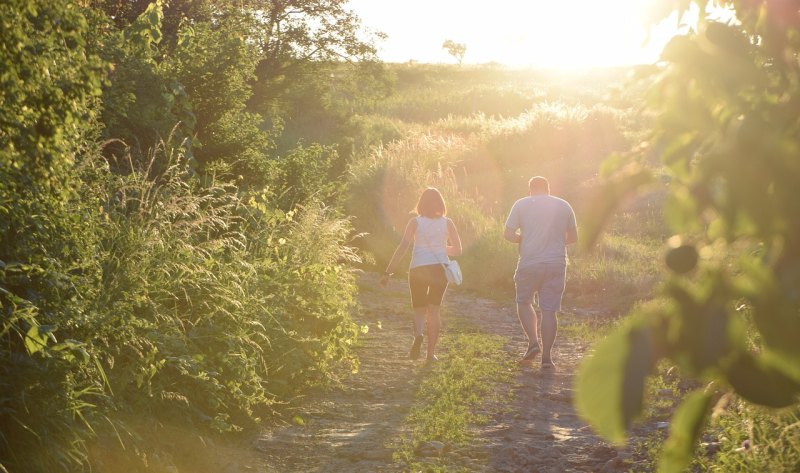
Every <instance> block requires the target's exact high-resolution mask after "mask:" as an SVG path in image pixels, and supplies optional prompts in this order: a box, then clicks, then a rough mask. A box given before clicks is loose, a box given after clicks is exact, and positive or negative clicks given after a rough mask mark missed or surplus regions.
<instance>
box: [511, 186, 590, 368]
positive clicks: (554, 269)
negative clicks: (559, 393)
mask: <svg viewBox="0 0 800 473" xmlns="http://www.w3.org/2000/svg"><path fill="white" fill-rule="evenodd" d="M528 187H529V189H530V195H529V196H528V197H524V198H522V199H519V200H518V201H516V202H515V203H514V206H513V207H511V212H510V213H509V215H508V219H507V220H506V225H505V231H504V232H503V237H504V238H505V239H506V240H508V241H510V242H512V243H518V244H519V260H518V262H517V269H516V272H515V273H514V286H515V289H516V302H517V316H518V317H519V321H520V324H521V325H522V329H523V330H524V331H525V335H527V337H528V350H527V351H526V352H525V354H524V355H523V356H522V359H521V360H520V363H527V362H529V361H531V360H533V359H534V358H535V357H536V354H537V353H539V352H541V353H542V368H555V365H554V364H553V359H552V356H551V353H550V352H551V350H552V348H553V343H555V340H556V332H557V331H558V319H557V317H556V313H557V312H558V311H559V310H561V297H562V296H563V294H564V286H565V283H566V275H567V248H566V246H567V245H569V244H572V243H575V242H577V241H578V227H577V225H576V224H575V213H574V212H573V211H572V207H571V206H570V205H569V203H567V201H565V200H563V199H559V198H558V197H554V196H551V195H550V183H549V182H547V179H545V178H544V177H541V176H536V177H533V178H531V180H530V181H529V182H528ZM537 293H538V295H539V309H540V310H541V311H542V345H544V346H543V347H542V346H540V345H539V336H538V320H537V314H536V311H535V310H534V308H533V297H534V294H537Z"/></svg>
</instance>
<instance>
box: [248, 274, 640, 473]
mask: <svg viewBox="0 0 800 473" xmlns="http://www.w3.org/2000/svg"><path fill="white" fill-rule="evenodd" d="M360 285H361V294H360V296H359V299H360V303H361V306H362V310H361V311H360V313H359V314H356V320H357V322H358V323H360V324H367V325H369V327H370V331H369V333H367V334H366V335H364V336H363V337H362V346H361V347H359V349H358V356H359V358H360V360H361V370H360V372H359V373H358V374H357V375H354V376H352V377H350V378H349V379H348V380H346V381H345V385H344V387H343V389H341V390H336V391H333V392H320V393H311V394H309V396H308V397H307V399H305V401H304V402H303V405H304V406H305V407H304V408H303V409H302V411H301V412H300V413H299V415H300V416H301V417H302V418H303V420H304V425H297V424H292V425H286V426H283V427H275V428H272V429H269V430H268V431H265V432H264V433H263V435H262V436H261V437H260V438H258V439H257V441H256V442H255V444H254V447H255V448H256V450H257V451H258V454H257V456H258V457H259V458H258V461H257V463H258V465H248V466H245V467H241V468H237V470H239V471H263V472H382V471H402V467H401V466H400V465H398V464H396V463H394V462H393V460H392V450H391V448H390V447H389V445H390V444H391V442H392V441H393V440H396V439H397V438H398V437H399V436H400V435H401V434H402V430H401V429H402V426H403V423H404V422H403V421H404V418H405V416H406V415H407V414H408V412H409V409H410V407H411V405H412V403H413V401H414V394H415V391H416V389H417V387H418V385H419V383H420V380H421V378H422V376H423V375H424V371H425V367H424V364H423V363H422V362H413V361H410V360H408V359H406V357H405V354H406V352H407V350H408V344H409V341H410V337H411V335H410V322H409V320H410V319H409V313H410V309H409V302H408V290H407V285H406V283H405V281H403V280H399V279H393V280H392V281H391V282H390V284H389V287H387V288H382V287H380V286H379V285H378V281H377V276H376V275H375V274H364V275H363V277H362V279H361V282H360ZM378 324H380V326H381V328H380V329H379V328H378ZM457 324H470V325H472V326H475V327H477V328H479V329H480V330H481V331H483V332H485V333H490V334H496V335H500V336H502V337H505V338H506V339H507V340H508V342H507V344H506V350H507V351H508V352H509V356H513V357H516V356H518V354H519V353H520V352H522V351H523V348H524V347H525V345H526V342H525V340H524V337H523V336H522V333H521V330H520V328H519V323H518V321H517V318H516V314H515V312H514V307H513V305H512V304H505V305H503V304H499V303H497V302H494V301H490V300H485V299H480V298H476V297H475V296H474V295H471V294H469V293H467V292H466V291H463V290H461V289H460V288H455V289H451V290H449V292H448V295H447V298H446V301H445V306H444V310H443V336H445V337H446V336H447V332H448V328H449V327H455V326H456V325H457ZM556 345H557V346H556V348H555V350H554V359H555V360H556V363H557V364H558V369H557V370H556V371H550V370H545V371H542V370H541V369H540V368H539V367H538V364H535V365H533V366H532V367H524V368H520V370H519V372H518V374H517V375H516V377H515V379H514V381H513V382H512V383H511V384H510V385H509V386H507V387H504V388H507V389H508V390H510V391H511V393H512V396H511V401H510V402H511V404H510V405H509V406H507V408H505V409H501V410H495V413H494V414H492V419H491V421H490V422H489V423H487V424H486V425H483V426H480V427H479V428H478V432H477V435H476V439H477V441H476V444H475V445H472V446H470V447H469V448H466V449H459V450H458V452H457V453H454V454H451V455H459V456H460V457H461V458H455V459H454V461H455V464H457V465H462V466H465V467H466V468H467V469H468V470H472V471H492V472H494V471H498V472H542V473H544V472H570V471H592V472H598V471H625V470H627V468H628V467H630V465H628V466H627V467H626V466H624V465H623V463H624V460H625V459H626V458H627V457H628V454H627V452H618V450H617V449H615V448H613V447H611V446H609V445H608V444H606V443H605V442H603V441H602V440H601V439H599V438H598V437H596V436H595V435H594V434H593V433H592V432H591V430H590V429H589V428H588V427H587V426H586V424H585V423H583V422H582V421H581V420H580V419H579V418H578V416H577V415H576V413H575V412H574V409H573V407H572V396H573V388H572V382H573V374H574V372H575V370H576V366H577V363H578V362H579V360H580V358H581V357H582V356H583V355H584V353H585V350H586V347H585V346H583V345H582V344H581V343H579V342H578V341H574V340H568V339H565V337H560V338H559V340H557V342H556ZM441 356H442V357H445V358H446V357H447V353H446V352H443V353H442V354H441Z"/></svg>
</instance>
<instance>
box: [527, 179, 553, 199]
mask: <svg viewBox="0 0 800 473" xmlns="http://www.w3.org/2000/svg"><path fill="white" fill-rule="evenodd" d="M528 188H529V189H530V193H531V195H537V194H538V195H541V194H545V195H549V194H550V183H549V182H547V179H545V178H543V177H542V176H534V177H532V178H531V180H530V181H528Z"/></svg>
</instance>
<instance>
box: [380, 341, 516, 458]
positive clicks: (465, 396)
mask: <svg viewBox="0 0 800 473" xmlns="http://www.w3.org/2000/svg"><path fill="white" fill-rule="evenodd" d="M504 343H505V340H504V339H503V338H502V337H496V336H486V335H482V334H458V335H456V336H455V337H453V338H444V339H443V340H442V345H443V348H444V350H443V351H445V352H446V353H447V356H446V357H445V358H444V359H443V361H441V362H439V363H436V364H435V365H428V366H427V367H426V368H423V369H428V370H429V373H428V374H427V376H426V377H425V378H424V380H423V381H422V384H421V386H420V388H419V391H418V393H417V404H416V405H415V406H414V407H413V408H412V409H411V412H410V413H409V415H408V417H407V418H406V425H405V431H406V432H407V433H406V434H405V435H404V436H402V437H401V438H399V439H397V441H396V442H395V445H393V448H394V449H395V453H394V458H395V461H396V462H398V463H401V464H403V465H404V469H405V470H407V471H423V472H445V471H447V472H450V471H469V470H466V469H465V467H463V466H458V465H456V464H454V463H453V461H452V460H453V458H451V457H449V456H448V455H447V452H449V451H451V450H452V449H454V448H458V447H463V446H465V445H467V444H469V442H470V440H471V439H472V435H471V428H472V426H474V425H477V424H482V423H485V422H487V421H488V419H487V418H486V417H485V416H483V415H480V414H476V413H475V412H476V411H477V410H478V408H479V407H480V406H482V405H485V404H486V403H487V402H488V401H491V400H494V399H496V398H497V396H499V395H500V394H499V392H498V391H497V390H496V387H497V386H498V384H500V383H503V382H508V381H509V380H510V379H511V376H512V374H513V367H512V361H511V360H510V359H509V358H508V356H507V353H506V352H505V351H503V345H504ZM428 442H441V445H440V446H441V447H442V449H441V452H442V454H441V455H439V456H435V457H425V459H421V458H418V457H417V456H416V453H415V452H416V451H417V450H418V449H419V448H420V447H421V446H424V445H426V444H427V443H428Z"/></svg>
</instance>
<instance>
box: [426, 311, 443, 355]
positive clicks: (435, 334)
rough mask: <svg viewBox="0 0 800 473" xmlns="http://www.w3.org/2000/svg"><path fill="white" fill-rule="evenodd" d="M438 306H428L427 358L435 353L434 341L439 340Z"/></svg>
mask: <svg viewBox="0 0 800 473" xmlns="http://www.w3.org/2000/svg"><path fill="white" fill-rule="evenodd" d="M439 312H440V307H439V306H438V305H429V306H428V359H429V360H430V359H432V358H434V356H435V355H436V342H438V341H439V328H440V326H441V322H440V320H439Z"/></svg>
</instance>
